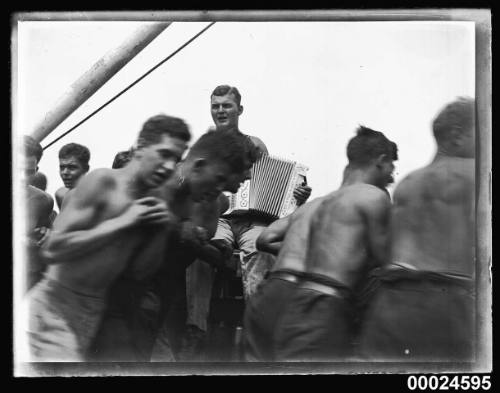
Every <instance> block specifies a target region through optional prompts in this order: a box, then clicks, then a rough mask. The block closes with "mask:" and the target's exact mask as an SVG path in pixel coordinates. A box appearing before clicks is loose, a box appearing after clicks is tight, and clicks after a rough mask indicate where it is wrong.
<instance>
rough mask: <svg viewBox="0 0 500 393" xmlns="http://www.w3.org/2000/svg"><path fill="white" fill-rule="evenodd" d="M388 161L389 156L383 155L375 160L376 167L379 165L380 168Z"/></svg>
mask: <svg viewBox="0 0 500 393" xmlns="http://www.w3.org/2000/svg"><path fill="white" fill-rule="evenodd" d="M386 161H387V154H381V155H379V156H378V157H377V158H376V160H375V165H377V167H380V166H382V164H384V163H385V162H386Z"/></svg>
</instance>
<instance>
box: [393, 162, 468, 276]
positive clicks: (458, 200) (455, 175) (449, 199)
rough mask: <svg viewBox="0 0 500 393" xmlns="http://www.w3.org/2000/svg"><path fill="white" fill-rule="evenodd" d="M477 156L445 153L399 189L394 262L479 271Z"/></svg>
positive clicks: (433, 268) (450, 270) (441, 269)
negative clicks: (476, 251)
mask: <svg viewBox="0 0 500 393" xmlns="http://www.w3.org/2000/svg"><path fill="white" fill-rule="evenodd" d="M474 170H475V166H474V159H470V158H469V159H467V158H456V157H443V158H440V159H438V160H435V161H433V162H432V163H431V164H430V165H428V166H426V167H425V168H422V169H420V170H418V171H415V172H414V173H412V174H410V175H409V176H408V177H407V178H405V179H404V180H403V181H402V182H401V183H400V185H399V186H398V187H397V188H396V191H395V193H394V210H393V214H392V223H393V242H392V250H391V251H392V252H391V254H392V258H391V259H392V262H394V263H398V262H402V263H407V264H410V265H412V266H413V267H415V268H417V269H419V270H425V271H437V272H448V273H459V274H465V275H467V276H473V274H474V264H473V256H474V236H475V232H474V228H475V226H474V200H475V199H474Z"/></svg>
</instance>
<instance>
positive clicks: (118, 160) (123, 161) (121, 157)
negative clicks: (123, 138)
mask: <svg viewBox="0 0 500 393" xmlns="http://www.w3.org/2000/svg"><path fill="white" fill-rule="evenodd" d="M131 158H132V153H131V151H130V150H125V151H120V152H118V153H116V156H115V159H114V160H113V165H112V166H111V168H112V169H119V168H123V167H124V166H125V165H127V164H128V163H129V161H130V159H131Z"/></svg>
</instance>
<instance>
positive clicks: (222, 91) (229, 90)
mask: <svg viewBox="0 0 500 393" xmlns="http://www.w3.org/2000/svg"><path fill="white" fill-rule="evenodd" d="M228 94H233V95H234V98H235V99H236V103H237V104H238V106H239V105H240V104H241V94H240V92H239V91H238V89H237V88H236V87H234V86H229V85H220V86H217V87H216V88H215V89H214V91H213V92H212V95H211V96H210V97H212V96H217V97H223V96H225V95H228Z"/></svg>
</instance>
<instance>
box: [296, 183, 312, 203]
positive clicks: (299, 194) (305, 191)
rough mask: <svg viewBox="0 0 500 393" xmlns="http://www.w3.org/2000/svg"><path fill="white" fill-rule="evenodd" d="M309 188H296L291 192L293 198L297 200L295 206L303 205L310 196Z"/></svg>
mask: <svg viewBox="0 0 500 393" xmlns="http://www.w3.org/2000/svg"><path fill="white" fill-rule="evenodd" d="M311 190H312V189H311V187H309V186H298V187H297V188H296V189H295V190H293V196H294V197H295V199H296V200H297V205H299V206H300V205H303V204H304V203H305V202H306V201H307V199H308V198H309V197H310V196H311Z"/></svg>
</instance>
